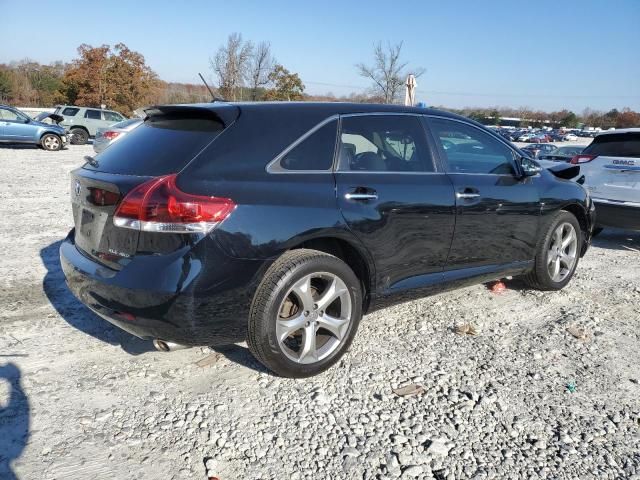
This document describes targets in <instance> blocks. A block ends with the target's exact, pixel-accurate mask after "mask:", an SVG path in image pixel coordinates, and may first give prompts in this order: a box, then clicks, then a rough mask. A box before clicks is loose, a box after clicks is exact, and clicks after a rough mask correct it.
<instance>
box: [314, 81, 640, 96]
mask: <svg viewBox="0 0 640 480" xmlns="http://www.w3.org/2000/svg"><path fill="white" fill-rule="evenodd" d="M303 82H304V83H305V84H309V85H320V86H324V87H337V88H351V89H355V90H361V91H364V90H369V87H364V86H362V85H347V84H340V83H328V82H312V81H308V80H303ZM416 93H420V94H422V95H453V96H460V97H523V98H620V99H624V98H626V99H640V95H564V94H536V93H479V92H478V93H473V92H453V91H442V90H422V89H416Z"/></svg>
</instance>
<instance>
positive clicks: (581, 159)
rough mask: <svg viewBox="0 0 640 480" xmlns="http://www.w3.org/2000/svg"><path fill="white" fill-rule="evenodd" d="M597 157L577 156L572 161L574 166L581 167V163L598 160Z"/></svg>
mask: <svg viewBox="0 0 640 480" xmlns="http://www.w3.org/2000/svg"><path fill="white" fill-rule="evenodd" d="M596 157H597V155H582V154H580V155H576V156H575V157H573V158H572V159H571V163H572V164H573V165H579V164H580V163H588V162H590V161H591V160H593V159H594V158H596Z"/></svg>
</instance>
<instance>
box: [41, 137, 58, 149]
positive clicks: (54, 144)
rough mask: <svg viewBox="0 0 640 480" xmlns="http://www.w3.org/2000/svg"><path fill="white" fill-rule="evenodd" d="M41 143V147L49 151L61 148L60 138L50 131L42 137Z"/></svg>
mask: <svg viewBox="0 0 640 480" xmlns="http://www.w3.org/2000/svg"><path fill="white" fill-rule="evenodd" d="M41 144H42V148H44V149H45V150H49V151H51V152H55V151H57V150H60V149H61V148H62V140H60V137H58V136H57V135H53V134H51V133H48V134H46V135H45V136H44V137H42V141H41Z"/></svg>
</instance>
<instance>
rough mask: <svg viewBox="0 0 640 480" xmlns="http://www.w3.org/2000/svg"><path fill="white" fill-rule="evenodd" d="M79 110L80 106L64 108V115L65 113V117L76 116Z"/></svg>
mask: <svg viewBox="0 0 640 480" xmlns="http://www.w3.org/2000/svg"><path fill="white" fill-rule="evenodd" d="M79 111H80V109H79V108H75V107H66V108H65V109H64V110H62V115H64V116H65V117H75V116H76V113H78V112H79Z"/></svg>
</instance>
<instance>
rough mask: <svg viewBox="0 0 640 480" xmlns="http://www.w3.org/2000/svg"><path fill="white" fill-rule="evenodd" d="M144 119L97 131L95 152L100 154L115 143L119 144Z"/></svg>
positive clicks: (131, 119) (131, 120)
mask: <svg viewBox="0 0 640 480" xmlns="http://www.w3.org/2000/svg"><path fill="white" fill-rule="evenodd" d="M143 121H144V120H143V119H142V118H130V119H129V120H123V121H122V122H118V123H114V124H113V125H111V126H110V127H109V128H99V129H97V130H96V138H95V139H94V140H93V150H94V151H95V152H96V153H100V152H101V151H103V150H104V149H105V148H107V147H108V146H109V145H111V144H112V143H113V142H117V141H118V140H120V139H121V138H122V137H124V136H125V135H126V134H127V133H129V132H130V131H131V130H133V129H134V128H136V127H137V126H139V125H141V124H142V122H143Z"/></svg>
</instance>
